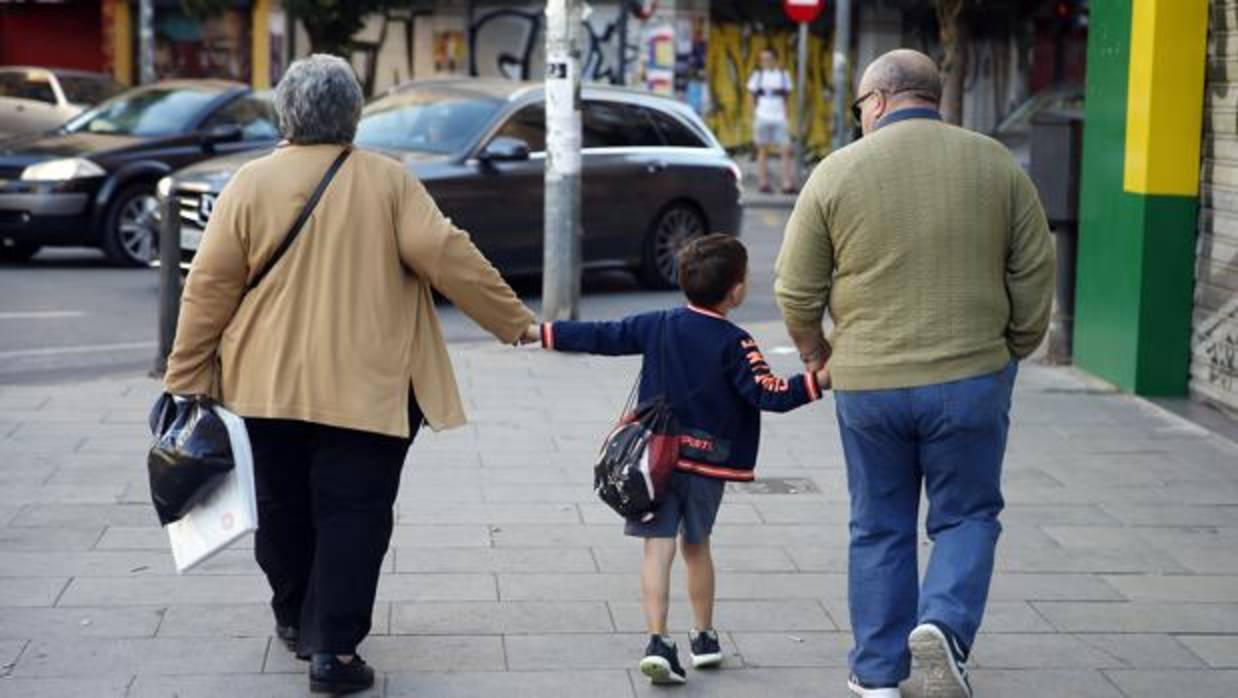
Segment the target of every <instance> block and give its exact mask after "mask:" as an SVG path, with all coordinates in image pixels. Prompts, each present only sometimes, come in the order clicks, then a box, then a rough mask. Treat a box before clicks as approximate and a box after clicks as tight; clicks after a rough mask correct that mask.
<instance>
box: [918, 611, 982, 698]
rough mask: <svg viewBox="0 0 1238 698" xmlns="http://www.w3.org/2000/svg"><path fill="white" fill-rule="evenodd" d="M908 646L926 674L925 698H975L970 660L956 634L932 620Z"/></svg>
mask: <svg viewBox="0 0 1238 698" xmlns="http://www.w3.org/2000/svg"><path fill="white" fill-rule="evenodd" d="M907 645H908V646H909V647H910V648H911V656H912V658H913V659H915V661H916V665H917V666H919V667H920V670H921V671H922V672H923V673H924V696H925V698H972V692H971V683H970V682H969V681H968V680H967V665H966V664H965V662H966V661H967V660H966V657H965V656H964V654H963V649H962V648H961V647H959V645H958V642H957V641H956V640H955V638H954V636H953V634H952V633H950V632H948V631H946V630H945V629H944V628H943V627H942V626H941V625H939V624H937V623H934V622H932V621H930V622H927V623H921V624H920V625H917V626H916V628H915V630H912V631H911V636H910V637H908V639H907Z"/></svg>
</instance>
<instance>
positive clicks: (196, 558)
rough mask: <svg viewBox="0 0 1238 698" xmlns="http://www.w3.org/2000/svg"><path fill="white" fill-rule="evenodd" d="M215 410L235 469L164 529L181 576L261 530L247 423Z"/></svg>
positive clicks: (219, 409)
mask: <svg viewBox="0 0 1238 698" xmlns="http://www.w3.org/2000/svg"><path fill="white" fill-rule="evenodd" d="M212 409H214V410H215V414H217V415H219V418H220V419H221V420H223V423H224V426H226V427H227V428H228V438H229V439H230V440H231V442H232V457H233V459H234V460H235V461H236V466H235V467H234V468H233V470H232V472H230V473H228V474H227V476H225V477H224V479H223V481H222V482H220V484H219V486H218V487H217V488H216V489H215V491H214V492H212V493H211V496H210V497H208V498H207V499H206V500H204V501H202V502H200V503H199V504H198V505H197V506H195V507H194V508H193V509H191V510H190V511H189V513H188V514H186V515H185V516H183V517H181V518H180V519H179V520H177V521H173V522H172V523H170V524H168V525H167V526H164V528H165V529H167V531H168V540H169V541H170V542H171V543H172V557H173V559H174V560H175V561H176V571H177V572H179V573H182V574H183V573H185V572H187V571H188V570H191V569H193V568H194V567H196V566H198V565H200V564H202V563H203V562H206V561H207V560H209V559H211V557H213V556H214V555H215V554H216V553H218V552H219V551H221V550H223V549H224V548H227V547H228V546H229V545H231V544H232V543H234V542H236V541H237V539H239V538H242V537H244V536H245V535H247V534H249V533H252V532H254V531H256V530H258V497H257V495H256V494H255V492H254V455H253V451H251V450H250V447H249V432H247V431H246V430H245V420H243V419H241V418H240V417H238V416H237V415H235V414H233V413H231V412H229V411H228V410H225V409H224V408H222V407H219V406H218V405H216V406H215V407H214V408H212Z"/></svg>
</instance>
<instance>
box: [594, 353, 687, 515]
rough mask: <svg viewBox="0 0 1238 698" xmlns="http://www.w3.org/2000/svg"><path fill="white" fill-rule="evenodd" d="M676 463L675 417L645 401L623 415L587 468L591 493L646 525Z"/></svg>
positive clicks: (659, 403) (658, 402)
mask: <svg viewBox="0 0 1238 698" xmlns="http://www.w3.org/2000/svg"><path fill="white" fill-rule="evenodd" d="M639 384H640V379H639V378H638V379H637V385H638V386H639ZM678 461H679V425H678V422H677V421H676V419H675V414H674V412H672V411H671V407H670V404H669V403H667V402H666V401H665V400H663V399H661V398H658V399H655V400H651V401H649V402H647V403H645V404H642V405H639V406H638V407H637V408H636V409H635V410H631V411H629V412H628V413H627V415H626V416H625V417H624V418H623V419H622V420H621V421H620V422H619V424H618V425H617V426H616V427H615V428H614V430H612V431H611V432H610V435H609V436H607V437H606V440H605V441H604V442H603V443H602V453H601V457H600V458H599V460H598V463H597V465H595V466H594V467H593V491H594V492H596V493H597V496H598V497H599V498H600V499H601V500H602V501H603V502H606V504H607V505H608V506H609V507H610V508H611V509H614V510H615V512H616V513H617V514H619V515H620V516H622V517H623V518H625V519H628V520H629V521H637V522H645V521H649V520H650V519H652V518H653V515H654V511H655V510H656V509H657V507H658V503H659V502H660V501H661V500H662V497H663V496H664V495H665V494H666V490H667V488H668V487H669V486H670V482H671V475H672V474H673V473H674V472H675V466H676V464H677V463H678Z"/></svg>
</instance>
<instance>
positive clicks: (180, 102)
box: [64, 87, 219, 136]
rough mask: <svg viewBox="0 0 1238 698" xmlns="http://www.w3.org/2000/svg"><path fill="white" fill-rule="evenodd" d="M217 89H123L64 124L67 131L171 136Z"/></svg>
mask: <svg viewBox="0 0 1238 698" xmlns="http://www.w3.org/2000/svg"><path fill="white" fill-rule="evenodd" d="M217 97H219V91H218V90H215V89H210V88H207V87H147V88H139V89H136V90H130V91H129V92H124V93H122V94H120V95H117V96H116V97H113V98H112V99H109V100H108V101H106V102H104V103H103V104H100V105H99V106H97V107H95V108H94V109H91V110H89V111H86V112H84V113H82V114H81V115H80V116H78V117H76V118H74V119H72V120H70V121H69V123H67V124H65V125H64V130H65V131H67V132H68V133H79V132H85V133H110V134H118V135H125V136H170V135H173V134H176V133H183V132H185V131H186V130H187V129H188V128H189V127H190V125H191V124H192V123H194V120H195V119H197V118H198V115H199V114H201V113H202V110H203V109H204V108H206V106H207V105H208V104H210V103H211V101H213V100H214V99H216V98H217Z"/></svg>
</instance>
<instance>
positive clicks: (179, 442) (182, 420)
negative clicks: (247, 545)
mask: <svg viewBox="0 0 1238 698" xmlns="http://www.w3.org/2000/svg"><path fill="white" fill-rule="evenodd" d="M213 404H214V403H212V402H211V400H210V399H208V398H205V397H195V398H188V399H182V400H178V399H176V398H173V397H172V396H171V395H170V394H168V393H164V394H163V395H162V396H161V397H160V398H159V399H158V400H157V401H156V402H155V406H154V407H153V408H151V412H150V430H151V433H152V434H154V436H155V444H154V445H153V446H151V449H150V453H149V454H148V455H147V457H146V470H147V474H148V475H149V477H150V495H151V500H152V501H153V502H154V505H155V513H156V514H158V516H159V523H160V524H161V525H164V526H166V525H168V524H170V523H172V522H173V521H177V520H179V519H180V518H182V517H183V516H185V514H187V513H189V510H190V509H192V508H193V507H194V505H196V504H198V503H199V502H202V501H203V500H205V499H206V498H207V497H208V496H210V494H211V492H213V491H214V490H215V488H216V487H217V486H218V485H219V484H220V483H221V482H222V481H223V479H224V477H225V476H227V474H228V473H229V472H231V471H232V468H233V466H234V463H235V461H234V460H233V454H232V442H231V440H230V439H229V437H228V428H227V426H226V425H225V424H224V422H223V420H222V419H220V418H219V415H217V414H216V413H215V411H214V410H213V409H212V407H213Z"/></svg>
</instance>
